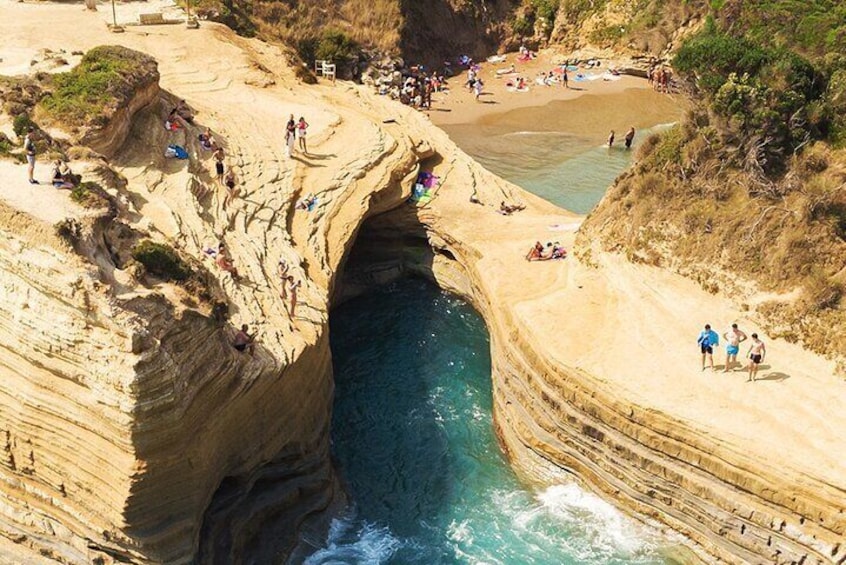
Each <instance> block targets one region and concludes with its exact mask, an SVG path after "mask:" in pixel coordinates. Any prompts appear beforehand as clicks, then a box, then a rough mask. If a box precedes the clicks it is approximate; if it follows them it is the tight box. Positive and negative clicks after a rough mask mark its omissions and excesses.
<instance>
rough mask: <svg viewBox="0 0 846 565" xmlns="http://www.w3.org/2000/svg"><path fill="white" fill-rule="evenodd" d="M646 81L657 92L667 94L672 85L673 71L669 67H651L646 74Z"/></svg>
mask: <svg viewBox="0 0 846 565" xmlns="http://www.w3.org/2000/svg"><path fill="white" fill-rule="evenodd" d="M646 80H647V81H648V82H649V84H650V85H651V86H652V88H653V89H654V90H656V91H657V92H664V93H667V94H669V93H670V88H671V86H672V83H673V71H671V70H670V68H669V67H665V66H660V67H659V66H657V65H653V66H652V67H650V68H649V70H648V71H647V73H646Z"/></svg>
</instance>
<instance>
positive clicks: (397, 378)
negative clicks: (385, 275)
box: [306, 280, 670, 565]
mask: <svg viewBox="0 0 846 565" xmlns="http://www.w3.org/2000/svg"><path fill="white" fill-rule="evenodd" d="M331 334H332V352H333V358H334V366H335V381H336V392H335V412H334V417H333V423H332V451H333V454H334V457H335V458H336V462H337V465H338V467H339V470H340V473H341V475H342V477H343V481H344V483H345V487H346V490H347V492H348V493H349V496H350V503H349V506H348V508H347V509H346V511H345V513H344V514H343V515H342V516H341V517H339V518H337V519H335V520H334V521H333V523H332V527H331V531H330V533H329V536H328V539H327V540H326V541H325V544H324V547H322V548H321V549H319V550H317V551H316V552H315V553H313V554H312V555H311V556H310V557H309V558H308V559H307V560H306V563H307V564H309V565H328V564H342V563H343V564H368V565H370V564H373V565H376V564H382V563H384V564H420V565H438V564H453V563H461V564H465V563H466V564H491V565H494V564H527V565H530V564H577V563H578V564H609V565H613V564H632V565H641V564H642V565H647V564H659V563H669V562H670V561H669V560H668V559H666V558H664V557H662V555H661V548H662V547H666V545H667V544H666V542H665V541H663V540H661V539H660V538H659V537H658V536H657V535H656V534H655V533H654V532H652V531H651V530H649V529H647V528H646V527H645V526H643V525H641V524H639V523H636V522H634V521H632V520H630V519H628V518H626V517H624V516H623V515H622V514H621V513H620V512H618V511H617V510H616V509H614V508H613V507H612V506H610V505H609V504H607V503H605V502H603V501H602V500H600V499H599V498H597V497H596V496H594V495H591V494H589V493H587V492H585V491H584V490H582V489H581V488H579V487H578V486H577V485H575V484H562V485H557V486H553V487H551V488H548V489H545V490H542V491H539V492H535V491H532V490H530V489H528V488H527V487H525V486H524V485H522V484H521V483H520V482H519V481H518V480H517V477H516V476H515V475H514V473H513V471H512V470H511V468H510V467H509V466H508V462H507V461H506V460H505V458H504V456H503V454H502V452H501V451H500V449H499V446H498V444H497V441H496V438H495V436H494V432H493V424H492V420H491V379H490V374H491V362H490V357H489V342H488V336H487V331H486V329H485V326H484V323H483V322H482V320H481V318H480V317H479V316H478V315H477V314H476V312H475V311H474V310H473V309H472V308H470V307H469V306H468V305H467V304H465V303H464V302H462V301H461V300H459V299H457V298H455V297H453V296H451V295H449V294H446V293H444V292H441V291H439V290H438V289H436V288H435V287H433V286H432V285H430V284H428V283H425V282H423V281H419V280H405V281H402V282H400V283H397V284H395V285H392V286H390V287H388V288H385V289H383V290H380V291H378V292H376V293H374V294H371V295H368V296H365V297H362V298H358V299H355V300H353V301H350V302H348V303H347V304H344V305H343V306H341V307H339V308H337V309H336V310H334V311H333V312H332V317H331Z"/></svg>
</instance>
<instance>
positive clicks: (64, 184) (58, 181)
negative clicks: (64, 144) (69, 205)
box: [51, 159, 74, 190]
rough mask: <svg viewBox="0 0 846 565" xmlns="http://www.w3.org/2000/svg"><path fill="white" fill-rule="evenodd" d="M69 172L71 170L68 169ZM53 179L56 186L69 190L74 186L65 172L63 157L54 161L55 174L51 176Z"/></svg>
mask: <svg viewBox="0 0 846 565" xmlns="http://www.w3.org/2000/svg"><path fill="white" fill-rule="evenodd" d="M68 172H70V171H69V170H68ZM51 181H52V183H53V186H54V187H55V188H64V189H67V190H71V189H73V187H74V184H73V182H71V181H69V180H68V178H67V177H66V175H65V173H63V167H62V160H61V159H56V161H55V162H54V163H53V176H52V177H51Z"/></svg>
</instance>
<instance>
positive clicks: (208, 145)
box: [197, 128, 217, 151]
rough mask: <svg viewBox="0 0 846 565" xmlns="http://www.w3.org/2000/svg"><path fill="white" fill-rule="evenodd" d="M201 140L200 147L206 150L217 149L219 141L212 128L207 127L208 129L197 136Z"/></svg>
mask: <svg viewBox="0 0 846 565" xmlns="http://www.w3.org/2000/svg"><path fill="white" fill-rule="evenodd" d="M197 139H199V140H200V147H202V148H203V149H205V150H206V151H215V150H216V149H217V142H216V141H215V139H214V136H213V135H212V133H211V130H210V129H208V128H206V131H204V132H203V133H201V134H200V135H198V136H197Z"/></svg>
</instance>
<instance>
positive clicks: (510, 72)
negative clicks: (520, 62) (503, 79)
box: [496, 65, 517, 76]
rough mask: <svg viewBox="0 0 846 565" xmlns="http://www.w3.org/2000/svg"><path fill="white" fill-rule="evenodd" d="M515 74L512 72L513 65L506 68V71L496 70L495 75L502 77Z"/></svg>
mask: <svg viewBox="0 0 846 565" xmlns="http://www.w3.org/2000/svg"><path fill="white" fill-rule="evenodd" d="M516 72H517V71H515V70H514V65H512V66H510V67H508V68H507V69H497V71H496V74H497V75H498V76H502V75H511V74H514V73H516Z"/></svg>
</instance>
